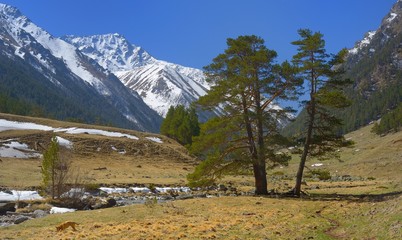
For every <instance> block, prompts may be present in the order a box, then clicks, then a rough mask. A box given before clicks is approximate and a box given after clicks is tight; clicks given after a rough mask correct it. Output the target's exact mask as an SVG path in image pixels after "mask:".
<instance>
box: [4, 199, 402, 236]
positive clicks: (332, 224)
mask: <svg viewBox="0 0 402 240" xmlns="http://www.w3.org/2000/svg"><path fill="white" fill-rule="evenodd" d="M401 203H402V198H401V197H399V198H394V199H391V200H387V201H384V202H370V201H333V200H332V201H311V200H300V199H272V198H262V197H222V198H210V199H192V200H185V201H176V202H171V203H164V204H160V205H156V206H153V207H147V206H145V205H134V206H127V207H118V208H111V209H103V210H94V211H84V212H76V213H67V214H62V215H60V214H59V215H50V216H47V217H45V218H41V219H35V220H31V221H28V222H25V223H23V224H20V225H16V226H10V227H6V228H3V229H1V234H0V239H400V238H398V237H402V235H401V234H402V232H401V228H400V227H401V221H402V204H401ZM64 221H74V222H78V223H79V224H80V225H79V226H78V227H77V231H73V230H71V229H66V230H65V231H63V232H56V229H55V226H57V225H58V224H59V223H61V222H64Z"/></svg>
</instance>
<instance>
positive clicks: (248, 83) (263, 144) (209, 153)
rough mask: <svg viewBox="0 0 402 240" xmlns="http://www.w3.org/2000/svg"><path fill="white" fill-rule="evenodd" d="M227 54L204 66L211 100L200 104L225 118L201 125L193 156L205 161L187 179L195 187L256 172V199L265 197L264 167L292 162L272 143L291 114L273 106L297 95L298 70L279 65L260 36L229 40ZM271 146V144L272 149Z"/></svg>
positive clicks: (208, 94) (265, 180)
mask: <svg viewBox="0 0 402 240" xmlns="http://www.w3.org/2000/svg"><path fill="white" fill-rule="evenodd" d="M227 46H228V47H227V49H226V50H225V52H224V53H222V54H219V55H218V56H217V57H216V58H214V59H213V62H212V63H211V64H210V65H208V66H206V67H205V68H204V69H205V72H206V74H207V81H209V82H210V83H211V85H212V87H211V89H210V90H209V91H208V93H207V95H205V96H203V97H201V98H200V99H199V100H198V101H197V105H199V106H201V107H202V108H204V109H206V110H213V109H214V108H216V107H221V108H223V110H224V111H223V112H224V113H223V114H222V115H220V116H218V117H215V118H213V119H210V120H209V121H207V122H206V123H204V124H203V125H202V126H201V133H200V136H198V137H194V138H193V145H192V147H191V152H192V153H194V154H196V155H197V156H199V157H200V158H201V159H203V162H202V163H201V164H200V165H199V166H198V167H196V169H195V171H194V173H192V174H190V175H188V180H189V183H190V185H192V186H200V185H208V184H212V183H214V182H215V181H216V180H217V179H219V178H221V177H222V176H223V175H225V174H238V173H240V172H252V173H253V174H254V177H255V188H256V191H255V192H256V194H267V178H266V168H267V162H269V163H270V164H271V165H274V164H279V163H280V164H286V162H287V160H289V158H288V157H287V156H285V155H281V154H276V153H277V151H278V149H279V146H278V144H277V143H276V142H275V141H269V140H270V139H274V138H275V137H276V136H277V135H278V134H279V133H278V129H279V128H280V122H281V120H284V119H286V118H287V116H288V115H287V113H288V112H289V111H290V109H280V108H276V107H273V106H274V103H275V101H277V100H279V99H289V98H291V97H293V96H294V91H295V85H296V84H299V83H300V81H298V80H297V79H295V78H291V77H290V76H293V75H294V74H293V72H294V71H295V69H294V68H293V67H292V65H291V64H290V63H288V62H284V63H283V64H282V65H279V64H276V63H275V59H276V57H277V53H276V52H275V51H273V50H270V49H268V48H267V47H266V46H265V45H264V40H263V39H261V38H260V37H257V36H254V35H251V36H239V37H238V38H236V39H232V38H229V39H227ZM268 143H270V144H268Z"/></svg>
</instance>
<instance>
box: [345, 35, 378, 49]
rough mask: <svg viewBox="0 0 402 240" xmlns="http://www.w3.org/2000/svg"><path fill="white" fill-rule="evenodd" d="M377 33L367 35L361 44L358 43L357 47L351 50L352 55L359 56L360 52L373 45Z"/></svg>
mask: <svg viewBox="0 0 402 240" xmlns="http://www.w3.org/2000/svg"><path fill="white" fill-rule="evenodd" d="M376 33H377V31H371V32H368V33H367V34H366V36H365V37H364V38H363V40H361V41H360V42H358V43H356V45H355V47H354V48H352V49H350V50H349V53H351V54H357V53H358V52H359V50H361V49H362V48H364V47H366V46H368V45H369V44H370V43H371V40H372V39H373V37H374V36H375V35H376Z"/></svg>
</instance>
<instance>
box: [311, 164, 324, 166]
mask: <svg viewBox="0 0 402 240" xmlns="http://www.w3.org/2000/svg"><path fill="white" fill-rule="evenodd" d="M323 165H324V164H323V163H314V164H312V165H311V166H312V167H321V166H323Z"/></svg>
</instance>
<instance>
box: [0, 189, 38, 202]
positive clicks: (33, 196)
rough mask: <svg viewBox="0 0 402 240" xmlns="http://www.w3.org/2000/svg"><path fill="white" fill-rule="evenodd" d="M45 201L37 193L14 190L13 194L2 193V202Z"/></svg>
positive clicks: (0, 200) (0, 194)
mask: <svg viewBox="0 0 402 240" xmlns="http://www.w3.org/2000/svg"><path fill="white" fill-rule="evenodd" d="M38 199H43V198H42V197H41V196H40V195H39V193H38V192H37V191H17V190H12V191H11V194H10V193H7V192H2V191H0V202H12V201H18V200H38Z"/></svg>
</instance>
